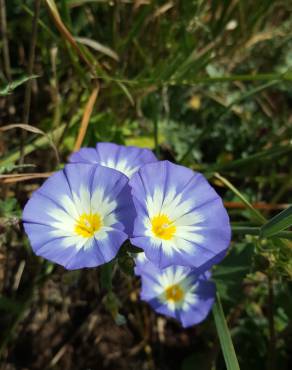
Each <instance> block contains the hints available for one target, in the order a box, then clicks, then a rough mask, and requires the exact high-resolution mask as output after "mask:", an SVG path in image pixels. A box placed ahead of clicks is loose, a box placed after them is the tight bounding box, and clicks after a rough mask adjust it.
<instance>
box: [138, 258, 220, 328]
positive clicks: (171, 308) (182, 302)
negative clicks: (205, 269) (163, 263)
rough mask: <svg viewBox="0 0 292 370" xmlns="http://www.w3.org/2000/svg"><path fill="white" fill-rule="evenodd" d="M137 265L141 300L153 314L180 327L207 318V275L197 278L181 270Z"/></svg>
mask: <svg viewBox="0 0 292 370" xmlns="http://www.w3.org/2000/svg"><path fill="white" fill-rule="evenodd" d="M140 262H141V261H140ZM140 262H138V264H136V273H137V267H138V275H140V277H141V282H142V289H141V299H142V300H144V301H146V302H148V303H149V304H150V305H151V306H152V308H153V309H154V310H155V311H156V312H158V313H161V314H163V315H166V316H169V317H173V318H175V319H177V320H178V321H180V322H181V324H182V326H183V327H188V326H192V325H194V324H198V323H200V322H201V321H203V320H204V319H205V318H206V317H207V315H208V313H209V312H210V309H211V307H212V305H213V303H214V299H215V285H214V283H213V282H211V281H209V277H210V274H209V273H206V274H201V275H198V274H197V273H196V272H195V270H192V269H191V268H189V267H185V266H170V267H167V268H165V269H163V270H161V269H159V268H158V267H156V266H155V265H153V264H152V263H151V262H150V261H148V262H145V260H144V264H141V263H140ZM136 263H137V262H136Z"/></svg>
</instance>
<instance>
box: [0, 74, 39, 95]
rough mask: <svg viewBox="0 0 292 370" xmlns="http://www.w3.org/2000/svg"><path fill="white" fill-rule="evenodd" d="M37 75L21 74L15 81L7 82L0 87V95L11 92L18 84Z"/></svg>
mask: <svg viewBox="0 0 292 370" xmlns="http://www.w3.org/2000/svg"><path fill="white" fill-rule="evenodd" d="M37 77H38V76H37V75H31V76H22V77H20V78H18V79H17V80H15V81H12V82H9V83H8V84H7V85H6V86H4V87H1V88H0V96H6V95H9V94H11V93H12V92H13V90H15V89H16V88H17V87H18V86H20V85H23V84H24V83H26V82H27V81H29V80H32V79H34V78H37Z"/></svg>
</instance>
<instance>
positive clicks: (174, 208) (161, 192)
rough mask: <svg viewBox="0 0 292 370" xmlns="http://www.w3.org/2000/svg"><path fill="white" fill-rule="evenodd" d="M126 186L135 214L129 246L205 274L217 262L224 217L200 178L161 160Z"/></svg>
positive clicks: (224, 240) (225, 235)
mask: <svg viewBox="0 0 292 370" xmlns="http://www.w3.org/2000/svg"><path fill="white" fill-rule="evenodd" d="M129 184H130V186H131V188H132V195H133V201H134V204H135V208H136V211H137V218H136V220H135V223H134V230H133V237H132V238H131V242H132V244H133V245H135V246H138V247H140V248H142V249H144V251H145V254H146V256H147V258H148V259H149V260H150V261H151V262H153V263H154V264H156V265H157V266H159V267H160V268H165V267H167V266H171V265H182V266H190V267H193V268H197V269H198V271H206V270H208V269H209V268H210V267H211V266H212V265H213V264H214V263H218V262H220V260H222V258H223V257H224V256H225V254H226V251H227V248H228V245H229V243H230V234H231V232H230V224H229V217H228V214H227V212H226V210H225V208H224V206H223V203H222V200H221V198H220V197H219V195H218V194H217V193H216V191H215V190H214V189H213V188H212V187H211V186H210V184H209V183H208V182H207V180H206V179H205V178H204V177H203V175H201V174H200V173H197V172H193V171H192V170H190V169H188V168H185V167H183V166H179V165H175V164H173V163H170V162H168V161H162V162H156V163H151V164H146V165H145V166H143V167H142V168H141V169H140V170H139V171H138V172H137V173H136V174H134V175H133V177H132V178H131V179H130V182H129Z"/></svg>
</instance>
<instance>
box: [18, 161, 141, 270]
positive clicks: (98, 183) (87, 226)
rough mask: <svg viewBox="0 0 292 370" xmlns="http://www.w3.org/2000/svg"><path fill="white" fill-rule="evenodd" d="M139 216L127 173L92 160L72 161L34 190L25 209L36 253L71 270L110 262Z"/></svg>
mask: <svg viewBox="0 0 292 370" xmlns="http://www.w3.org/2000/svg"><path fill="white" fill-rule="evenodd" d="M134 215H135V211H134V207H133V203H132V200H131V194H130V188H129V186H128V179H127V177H126V176H124V175H123V174H121V173H120V172H118V171H115V170H112V169H109V168H106V167H103V166H100V165H95V166H92V165H88V164H69V165H67V166H65V168H64V170H62V171H58V172H57V173H55V174H54V175H52V176H51V177H50V178H49V179H48V180H46V181H45V183H44V184H43V185H42V186H41V187H40V188H39V189H38V190H36V191H35V192H34V193H33V195H32V197H31V199H30V200H29V201H28V202H27V204H26V206H25V208H24V211H23V221H24V228H25V231H26V233H27V235H28V237H29V239H30V242H31V245H32V248H33V250H34V252H35V253H36V254H37V255H39V256H42V257H45V258H47V259H49V260H51V261H53V262H56V263H59V264H60V265H63V266H64V267H66V268H67V269H78V268H82V267H94V266H98V265H101V264H104V263H106V262H108V261H110V260H112V259H113V258H114V257H115V256H116V254H117V252H118V250H119V248H120V246H121V245H122V243H123V242H124V241H125V240H126V239H127V238H128V233H129V230H130V229H131V228H132V222H133V217H134Z"/></svg>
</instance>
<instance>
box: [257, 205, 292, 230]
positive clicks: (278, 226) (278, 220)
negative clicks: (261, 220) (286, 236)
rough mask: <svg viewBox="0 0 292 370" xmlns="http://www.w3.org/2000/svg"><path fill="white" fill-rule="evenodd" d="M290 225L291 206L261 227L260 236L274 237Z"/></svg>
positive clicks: (291, 223)
mask: <svg viewBox="0 0 292 370" xmlns="http://www.w3.org/2000/svg"><path fill="white" fill-rule="evenodd" d="M291 225H292V206H290V207H289V208H287V209H285V210H284V211H282V212H280V213H278V214H277V215H276V216H275V217H273V218H272V219H270V220H269V221H268V222H267V223H266V224H265V225H263V226H262V227H261V231H260V234H261V236H263V237H270V236H273V235H276V234H277V233H279V232H280V231H282V230H285V229H287V228H288V227H289V226H291Z"/></svg>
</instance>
